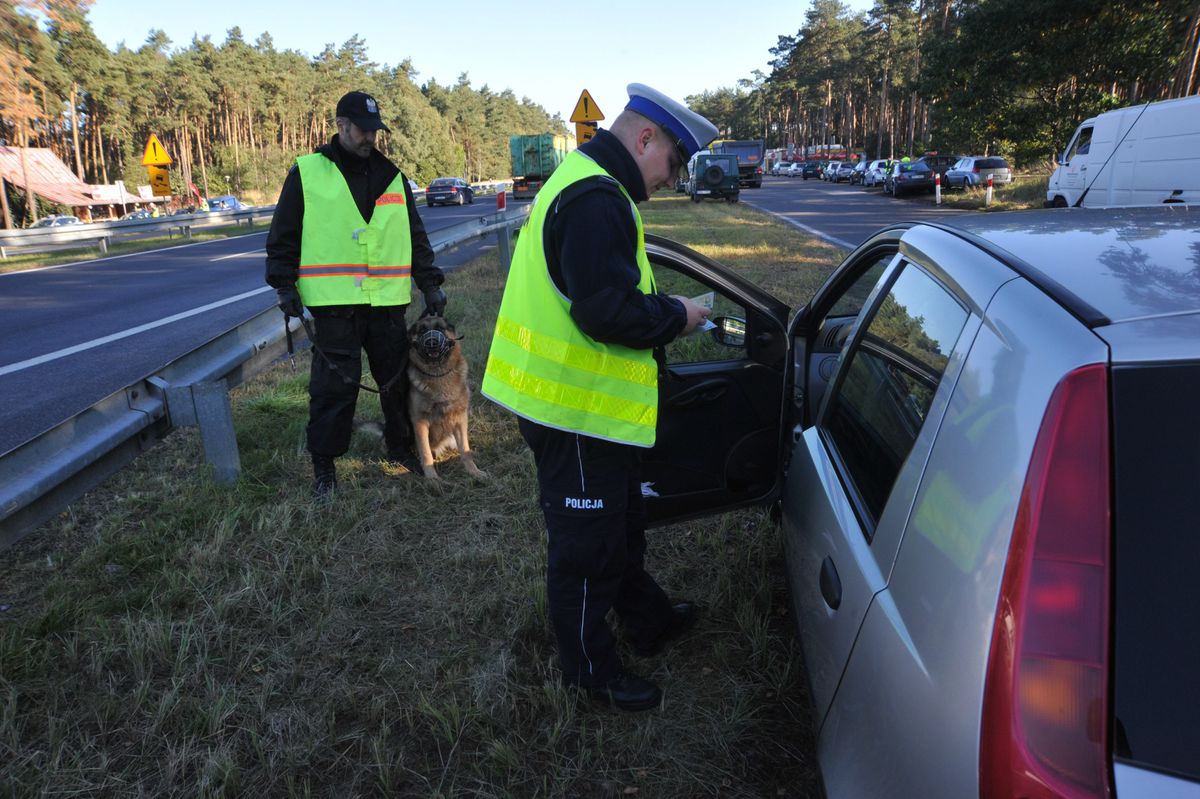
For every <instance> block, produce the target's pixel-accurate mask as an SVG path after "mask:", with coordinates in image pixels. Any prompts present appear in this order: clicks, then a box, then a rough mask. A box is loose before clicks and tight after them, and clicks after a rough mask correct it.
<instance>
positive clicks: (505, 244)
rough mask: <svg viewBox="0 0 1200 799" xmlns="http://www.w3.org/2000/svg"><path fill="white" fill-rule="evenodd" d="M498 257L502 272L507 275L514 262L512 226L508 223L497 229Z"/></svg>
mask: <svg viewBox="0 0 1200 799" xmlns="http://www.w3.org/2000/svg"><path fill="white" fill-rule="evenodd" d="M496 257H497V258H499V259H500V272H501V273H502V274H505V275H507V274H508V266H509V264H511V263H512V228H510V227H509V226H508V225H505V226H504V227H502V228H500V229H499V230H497V231H496Z"/></svg>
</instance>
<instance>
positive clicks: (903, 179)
mask: <svg viewBox="0 0 1200 799" xmlns="http://www.w3.org/2000/svg"><path fill="white" fill-rule="evenodd" d="M883 191H884V193H885V194H890V195H892V196H893V197H903V196H904V195H905V194H912V193H914V192H918V191H933V170H932V169H930V168H929V165H928V164H926V163H924V162H922V161H896V162H895V163H893V164H892V168H891V169H890V170H889V171H888V174H887V177H886V178H885V179H884V183H883Z"/></svg>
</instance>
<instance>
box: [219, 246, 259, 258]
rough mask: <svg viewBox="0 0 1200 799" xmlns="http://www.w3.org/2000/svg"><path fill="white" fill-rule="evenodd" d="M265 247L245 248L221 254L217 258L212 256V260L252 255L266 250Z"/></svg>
mask: <svg viewBox="0 0 1200 799" xmlns="http://www.w3.org/2000/svg"><path fill="white" fill-rule="evenodd" d="M266 251H267V250H266V248H265V247H259V248H258V249H257V250H246V251H245V252H235V253H232V254H230V255H222V256H220V257H218V258H212V259H210V260H213V261H224V260H225V259H227V258H241V257H242V256H243V255H254V253H256V252H266Z"/></svg>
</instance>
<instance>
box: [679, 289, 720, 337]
mask: <svg viewBox="0 0 1200 799" xmlns="http://www.w3.org/2000/svg"><path fill="white" fill-rule="evenodd" d="M673 296H674V297H675V298H676V299H678V300H682V299H684V298H683V297H682V296H680V295H673ZM715 298H716V297H715V293H714V292H711V291H710V292H708V293H707V294H701V295H700V296H698V297H689V298H688V300H689V301H690V302H693V303H695V304H696V305H699V306H700V307H701V308H707V309H708V312H709V313H712V309H713V301H714V299H715ZM714 327H716V325H714V324H713V323H712V322H710V321H708V319H707V318H706V319H703V320H702V321H701V322H700V324H698V325H696V326H695V327H693V328H692V329H691V330H689V331H687V332H685V333H682V334H681V337H682V336H690V335H692V334H693V333H699V332H700V331H702V330H712V329H713V328H714Z"/></svg>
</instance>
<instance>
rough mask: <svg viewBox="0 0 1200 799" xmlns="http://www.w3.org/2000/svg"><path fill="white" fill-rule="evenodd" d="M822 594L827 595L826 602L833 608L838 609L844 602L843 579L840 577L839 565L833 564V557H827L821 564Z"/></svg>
mask: <svg viewBox="0 0 1200 799" xmlns="http://www.w3.org/2000/svg"><path fill="white" fill-rule="evenodd" d="M820 583H821V596H823V597H825V604H826V605H829V607H830V608H832V609H833V610H837V609H838V606H839V605H841V604H842V579H841V578H840V577H838V570H837V566H834V565H833V559H832V558H825V560H824V562H823V563H822V564H821V579H820Z"/></svg>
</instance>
